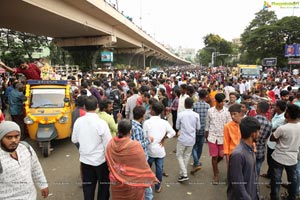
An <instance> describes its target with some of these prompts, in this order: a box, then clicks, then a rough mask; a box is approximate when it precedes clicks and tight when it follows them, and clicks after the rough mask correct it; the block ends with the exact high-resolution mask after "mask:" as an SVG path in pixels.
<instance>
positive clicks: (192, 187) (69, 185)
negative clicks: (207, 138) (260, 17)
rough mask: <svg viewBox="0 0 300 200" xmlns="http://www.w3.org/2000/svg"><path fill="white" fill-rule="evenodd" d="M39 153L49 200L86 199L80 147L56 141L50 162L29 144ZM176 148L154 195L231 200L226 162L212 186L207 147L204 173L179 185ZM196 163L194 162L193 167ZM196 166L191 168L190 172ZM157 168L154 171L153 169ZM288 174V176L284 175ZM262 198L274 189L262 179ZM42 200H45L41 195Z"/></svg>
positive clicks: (170, 148)
mask: <svg viewBox="0 0 300 200" xmlns="http://www.w3.org/2000/svg"><path fill="white" fill-rule="evenodd" d="M29 143H30V144H32V146H33V147H34V149H35V150H36V152H37V154H38V157H39V159H40V162H41V164H42V166H43V169H44V172H45V174H46V177H47V180H48V182H49V190H50V195H49V197H48V199H55V200H77V199H78V200H80V199H83V193H82V189H81V188H80V187H79V185H80V184H79V181H80V178H79V155H78V151H77V149H76V147H75V146H74V145H73V144H72V142H71V141H70V139H65V140H60V141H54V142H53V147H54V151H53V152H52V153H51V155H50V156H49V157H48V158H43V156H42V155H41V150H40V149H39V148H38V147H37V144H36V143H35V142H33V141H30V140H29ZM175 146H176V138H172V139H169V140H167V141H166V142H165V147H166V151H167V156H166V158H165V162H164V171H165V172H167V173H168V174H169V177H163V183H162V186H163V189H162V192H161V193H154V199H156V200H160V199H163V200H169V199H170V200H177V199H178V200H181V199H187V200H199V199H205V200H223V199H227V197H226V189H227V185H226V183H225V180H226V171H227V169H226V161H225V160H223V161H221V162H220V163H219V170H220V184H219V185H212V184H211V181H212V177H213V174H212V168H211V162H210V157H209V156H208V147H207V144H205V145H204V149H203V150H204V151H203V156H202V158H201V162H202V165H203V167H202V170H200V171H198V172H197V173H196V174H195V175H194V176H192V175H190V176H189V177H190V180H189V181H186V182H185V183H178V182H177V178H178V173H179V164H178V161H177V159H176V155H175V153H173V150H174V149H175ZM191 162H192V158H191V161H190V163H191ZM191 167H192V166H189V170H190V169H191ZM153 168H154V167H153ZM265 171H266V162H264V164H263V167H262V172H265ZM284 174H285V173H284ZM260 183H261V186H260V189H261V195H264V196H269V193H270V189H268V188H267V187H266V186H265V184H267V183H268V180H267V179H264V178H260ZM39 199H42V198H41V196H40V195H39Z"/></svg>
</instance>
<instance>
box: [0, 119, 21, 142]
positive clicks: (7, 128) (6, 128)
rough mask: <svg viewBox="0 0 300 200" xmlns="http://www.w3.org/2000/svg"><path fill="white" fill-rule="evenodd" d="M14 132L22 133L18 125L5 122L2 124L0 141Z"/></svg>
mask: <svg viewBox="0 0 300 200" xmlns="http://www.w3.org/2000/svg"><path fill="white" fill-rule="evenodd" d="M12 131H18V132H20V133H21V130H20V127H19V125H18V124H17V123H15V122H12V121H3V122H1V123H0V140H2V138H3V137H4V136H5V135H6V134H7V133H10V132H12Z"/></svg>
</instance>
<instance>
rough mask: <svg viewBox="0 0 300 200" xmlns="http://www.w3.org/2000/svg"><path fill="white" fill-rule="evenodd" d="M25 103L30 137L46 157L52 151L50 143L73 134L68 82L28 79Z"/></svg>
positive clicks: (72, 106)
mask: <svg viewBox="0 0 300 200" xmlns="http://www.w3.org/2000/svg"><path fill="white" fill-rule="evenodd" d="M25 96H26V98H27V100H26V102H25V112H26V116H25V118H24V123H25V124H26V125H27V129H28V133H29V137H30V138H31V139H33V140H35V141H37V142H39V144H40V146H41V148H42V154H43V156H44V157H48V156H49V155H50V152H51V148H50V145H51V144H50V142H51V140H54V139H56V140H59V139H64V138H68V137H70V136H71V133H72V129H71V126H72V112H73V109H74V103H73V100H72V98H71V94H70V85H68V82H67V81H58V80H29V81H27V84H26V92H25Z"/></svg>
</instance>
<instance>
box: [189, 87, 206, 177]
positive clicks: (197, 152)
mask: <svg viewBox="0 0 300 200" xmlns="http://www.w3.org/2000/svg"><path fill="white" fill-rule="evenodd" d="M207 96H208V93H207V91H206V90H200V91H199V101H198V102H197V103H195V104H194V109H193V110H194V111H195V112H196V113H198V114H199V117H200V125H201V128H200V130H199V131H197V132H196V143H195V144H194V147H193V151H192V156H193V159H194V164H193V167H194V168H193V169H192V171H191V174H192V175H194V174H195V173H196V172H197V171H199V170H200V169H201V163H200V162H199V159H200V157H201V154H202V149H203V143H204V140H205V123H206V116H207V111H208V109H209V108H210V106H209V104H208V103H206V102H205V99H206V97H207Z"/></svg>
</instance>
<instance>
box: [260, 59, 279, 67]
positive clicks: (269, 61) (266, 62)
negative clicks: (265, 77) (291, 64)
mask: <svg viewBox="0 0 300 200" xmlns="http://www.w3.org/2000/svg"><path fill="white" fill-rule="evenodd" d="M261 65H262V66H266V67H273V66H276V65H277V58H264V59H263V60H262V64H261Z"/></svg>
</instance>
